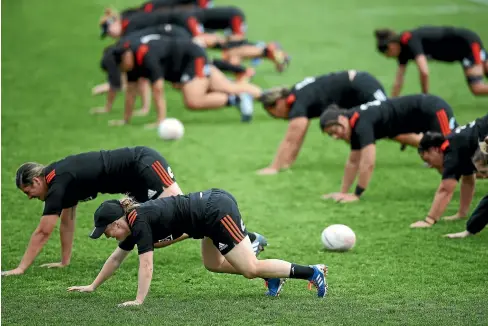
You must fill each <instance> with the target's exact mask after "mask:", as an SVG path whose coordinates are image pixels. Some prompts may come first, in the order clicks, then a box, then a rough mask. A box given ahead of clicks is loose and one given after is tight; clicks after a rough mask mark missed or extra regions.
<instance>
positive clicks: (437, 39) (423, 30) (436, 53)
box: [398, 26, 479, 65]
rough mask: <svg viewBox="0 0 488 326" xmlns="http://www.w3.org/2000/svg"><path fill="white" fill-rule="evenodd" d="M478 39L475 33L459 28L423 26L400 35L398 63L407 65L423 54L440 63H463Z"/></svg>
mask: <svg viewBox="0 0 488 326" xmlns="http://www.w3.org/2000/svg"><path fill="white" fill-rule="evenodd" d="M478 39H479V37H478V35H477V34H475V33H474V32H472V31H470V30H468V29H465V28H458V27H437V26H423V27H419V28H416V29H412V30H410V31H405V32H403V33H401V35H400V45H401V52H400V55H399V56H398V63H399V64H402V65H403V64H406V63H407V62H408V61H409V60H413V59H415V58H416V57H417V56H418V55H421V54H425V55H426V56H427V57H429V58H432V59H435V60H439V61H446V62H454V61H461V60H463V59H464V58H465V57H466V49H469V48H470V46H471V43H472V42H473V41H476V40H478Z"/></svg>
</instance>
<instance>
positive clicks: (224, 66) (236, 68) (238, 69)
mask: <svg viewBox="0 0 488 326" xmlns="http://www.w3.org/2000/svg"><path fill="white" fill-rule="evenodd" d="M212 63H213V65H214V66H215V67H217V68H219V70H220V71H223V72H232V73H234V74H239V73H243V72H246V67H244V66H241V65H233V64H231V63H229V62H227V61H224V60H221V59H213V61H212Z"/></svg>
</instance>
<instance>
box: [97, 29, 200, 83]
mask: <svg viewBox="0 0 488 326" xmlns="http://www.w3.org/2000/svg"><path fill="white" fill-rule="evenodd" d="M161 36H166V37H170V38H180V39H185V40H191V38H192V36H191V34H190V33H189V32H188V31H187V30H186V29H184V28H183V27H181V26H178V25H170V24H165V25H159V26H154V27H148V28H144V29H142V30H138V31H135V32H133V33H130V34H128V35H125V36H123V37H122V38H120V40H119V42H118V43H117V45H121V44H122V45H123V44H125V43H126V42H129V43H130V42H132V43H137V42H140V43H147V42H149V41H150V40H153V39H160V38H161ZM117 45H116V46H117ZM100 65H101V67H102V69H103V70H104V71H106V72H107V78H108V82H109V84H110V87H112V88H113V89H120V88H121V86H122V82H121V73H120V68H119V66H118V64H117V61H116V59H115V56H114V51H113V48H109V49H107V50H106V51H104V53H103V57H102V60H101V63H100Z"/></svg>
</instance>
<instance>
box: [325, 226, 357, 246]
mask: <svg viewBox="0 0 488 326" xmlns="http://www.w3.org/2000/svg"><path fill="white" fill-rule="evenodd" d="M322 243H323V244H324V247H325V248H326V249H328V250H333V251H347V250H349V249H351V248H352V247H354V245H355V244H356V234H355V233H354V231H353V230H351V228H350V227H348V226H347V225H344V224H333V225H329V226H328V227H326V228H325V229H324V231H322Z"/></svg>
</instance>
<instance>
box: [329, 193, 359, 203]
mask: <svg viewBox="0 0 488 326" xmlns="http://www.w3.org/2000/svg"><path fill="white" fill-rule="evenodd" d="M322 199H332V200H334V201H335V202H337V203H351V202H354V201H358V200H359V197H358V196H356V195H355V194H347V193H343V192H333V193H331V194H326V195H322Z"/></svg>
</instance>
